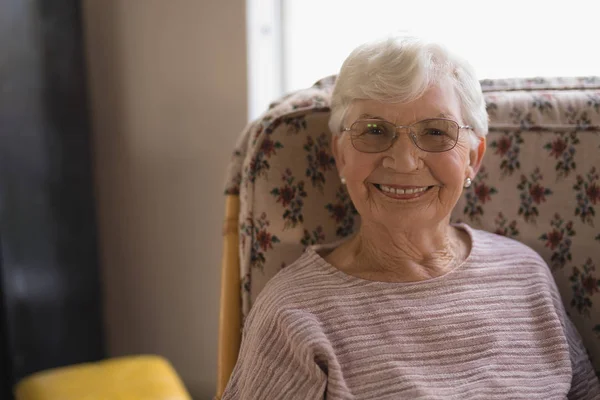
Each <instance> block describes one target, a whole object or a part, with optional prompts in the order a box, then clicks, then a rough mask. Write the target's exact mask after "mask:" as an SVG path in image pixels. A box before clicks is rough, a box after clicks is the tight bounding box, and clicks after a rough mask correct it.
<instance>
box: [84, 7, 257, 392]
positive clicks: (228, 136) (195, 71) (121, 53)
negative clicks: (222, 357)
mask: <svg viewBox="0 0 600 400" xmlns="http://www.w3.org/2000/svg"><path fill="white" fill-rule="evenodd" d="M84 22H85V27H86V32H85V34H86V43H87V58H88V60H87V62H88V74H89V82H90V93H91V107H92V121H93V132H94V148H93V150H94V156H95V178H96V198H97V202H98V218H99V229H100V249H101V250H100V251H101V267H102V273H103V275H102V277H103V289H104V296H105V300H104V304H105V321H106V329H107V345H108V349H109V352H110V354H111V355H113V356H118V355H125V354H135V353H155V354H161V355H164V356H165V357H167V358H168V359H169V360H170V361H171V362H172V363H173V365H174V366H175V368H176V369H177V371H178V372H179V374H180V375H181V376H182V378H183V379H184V382H185V384H186V386H187V387H188V389H189V390H190V392H191V393H192V395H193V396H194V398H198V399H204V398H210V397H211V396H212V395H213V394H214V391H215V380H216V356H217V355H216V349H217V324H218V296H219V285H220V271H219V267H220V256H221V222H222V218H223V211H224V209H223V200H224V197H223V196H222V194H221V193H222V184H223V179H224V172H225V168H226V165H227V162H228V160H229V155H230V152H231V149H232V147H233V144H234V142H235V139H236V137H237V134H238V133H239V132H240V131H241V129H242V128H243V126H244V124H245V122H246V110H247V101H246V99H247V93H246V42H245V35H246V33H245V29H246V28H245V2H244V0H227V1H220V2H217V1H209V0H127V1H123V0H121V1H117V0H85V1H84Z"/></svg>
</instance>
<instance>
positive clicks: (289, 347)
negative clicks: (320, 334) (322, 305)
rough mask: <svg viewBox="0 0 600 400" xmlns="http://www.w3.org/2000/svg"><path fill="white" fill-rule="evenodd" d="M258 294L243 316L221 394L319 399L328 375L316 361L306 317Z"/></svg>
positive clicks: (244, 399)
mask: <svg viewBox="0 0 600 400" xmlns="http://www.w3.org/2000/svg"><path fill="white" fill-rule="evenodd" d="M270 300H275V299H269V298H265V297H261V298H259V299H258V300H257V302H256V304H255V305H254V306H253V307H252V310H251V312H250V313H249V315H248V318H247V319H246V323H245V325H244V331H243V335H242V343H241V348H240V353H239V357H238V361H237V364H236V366H235V368H234V370H233V372H232V376H231V378H230V380H229V382H228V384H227V387H226V389H225V392H224V394H223V398H222V400H230V399H236V400H255V399H256V400H259V399H290V400H296V399H297V400H307V399H323V398H324V394H325V390H326V385H327V376H326V374H325V373H324V372H323V371H322V370H321V369H320V367H319V365H318V364H317V362H316V356H315V354H313V353H314V351H313V350H312V349H311V348H310V344H309V342H310V340H308V339H309V336H307V335H306V334H307V333H310V332H315V322H314V321H313V320H312V319H311V318H310V317H308V318H300V319H297V318H295V316H294V311H293V310H287V309H282V308H278V307H277V304H276V303H277V301H270Z"/></svg>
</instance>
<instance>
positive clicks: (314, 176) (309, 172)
mask: <svg viewBox="0 0 600 400" xmlns="http://www.w3.org/2000/svg"><path fill="white" fill-rule="evenodd" d="M304 150H306V151H307V152H308V155H307V156H306V160H307V161H308V166H307V167H306V176H307V177H308V178H310V181H311V183H312V185H313V187H316V188H318V189H319V190H320V191H321V192H322V191H323V185H324V184H325V173H327V172H328V171H332V170H333V169H334V168H335V159H334V158H333V156H332V155H331V154H330V153H329V138H328V136H327V135H326V134H325V133H322V134H321V135H319V136H318V137H317V140H314V139H313V138H312V136H306V144H305V145H304Z"/></svg>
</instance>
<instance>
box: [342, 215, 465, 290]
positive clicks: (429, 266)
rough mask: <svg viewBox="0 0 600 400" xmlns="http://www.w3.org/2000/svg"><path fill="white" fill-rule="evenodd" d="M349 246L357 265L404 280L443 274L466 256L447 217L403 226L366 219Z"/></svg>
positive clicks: (356, 266)
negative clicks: (425, 224) (423, 224)
mask: <svg viewBox="0 0 600 400" xmlns="http://www.w3.org/2000/svg"><path fill="white" fill-rule="evenodd" d="M349 246H350V248H349V249H348V250H349V251H348V253H347V254H348V255H350V258H349V259H351V260H352V264H353V266H354V268H360V267H361V266H362V268H364V267H365V266H368V267H369V268H370V269H371V271H370V273H371V274H379V275H381V276H383V277H387V278H390V279H394V280H396V279H398V280H403V281H406V280H410V281H412V280H423V279H430V278H434V277H436V276H440V275H443V274H444V273H446V272H448V271H449V270H450V269H452V268H453V267H454V266H455V265H456V264H457V263H459V262H461V261H462V259H463V258H464V257H463V255H464V250H463V247H464V246H462V245H461V238H460V237H459V235H458V233H457V230H456V229H455V228H453V227H452V226H450V225H449V224H448V221H444V223H441V224H438V225H435V226H428V227H422V228H412V227H411V228H404V229H402V228H400V229H398V228H395V229H390V228H388V227H386V226H382V225H380V224H368V223H367V224H364V225H362V226H361V228H360V231H359V233H358V234H357V235H356V236H355V237H354V238H353V240H351V241H350V242H349ZM349 269H353V268H352V267H350V268H349Z"/></svg>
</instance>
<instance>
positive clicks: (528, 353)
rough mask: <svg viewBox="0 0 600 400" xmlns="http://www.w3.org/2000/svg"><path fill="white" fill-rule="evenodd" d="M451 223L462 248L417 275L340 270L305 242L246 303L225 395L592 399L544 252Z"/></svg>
mask: <svg viewBox="0 0 600 400" xmlns="http://www.w3.org/2000/svg"><path fill="white" fill-rule="evenodd" d="M459 226H460V227H462V229H464V230H466V231H467V233H469V235H470V236H471V239H472V249H471V253H470V255H469V256H468V258H467V259H466V260H465V262H464V263H462V264H461V265H460V266H458V267H457V268H455V269H454V270H452V271H451V272H449V273H447V274H445V275H443V276H440V277H437V278H434V279H429V280H426V281H421V282H414V283H389V282H376V281H369V280H365V279H361V278H357V277H354V276H351V275H347V274H345V273H343V272H341V271H339V270H337V269H336V268H335V267H333V266H332V265H330V264H328V263H327V262H326V261H325V260H324V259H323V257H322V256H323V255H324V254H326V252H327V251H329V250H331V248H332V246H331V245H330V246H313V247H311V248H308V249H307V250H306V252H305V253H304V254H303V255H302V256H301V257H300V258H299V259H298V260H297V261H296V262H295V263H293V264H292V265H290V266H288V267H286V268H285V269H283V270H282V271H281V272H279V273H278V274H277V275H276V276H275V277H274V278H273V279H271V280H270V281H269V283H268V284H267V286H266V287H265V288H264V290H263V291H262V292H261V293H260V295H259V297H258V299H257V300H256V302H255V304H254V305H253V307H252V309H251V311H250V314H249V315H248V318H247V320H246V324H245V327H244V332H243V339H242V346H241V350H240V354H239V358H238V362H237V364H236V366H235V369H234V371H233V374H232V376H231V379H230V381H229V383H228V385H227V388H226V390H225V393H224V396H223V400H230V399H244V400H245V399H257V400H259V399H260V400H273V399H286V400H290V399H299V400H300V399H301V400H307V399H325V398H326V399H328V400H337V399H378V400H383V399H461V400H467V399H488V400H492V399H528V400H529V399H544V400H546V399H565V398H569V399H578V400H584V399H600V384H599V382H598V378H597V377H596V375H595V374H594V371H593V369H592V366H591V364H590V362H589V360H588V357H587V355H586V351H585V349H584V347H583V345H582V343H581V339H580V337H579V335H578V333H577V332H576V330H575V328H574V327H573V325H572V323H571V321H570V320H569V318H568V317H567V316H566V314H565V310H564V308H563V304H562V302H561V299H560V295H559V293H558V291H557V289H556V286H555V284H554V280H553V278H552V275H551V274H550V271H549V270H548V267H547V266H546V263H545V262H544V261H543V259H542V258H541V257H540V256H539V255H538V254H537V253H535V252H534V251H533V250H531V249H530V248H528V247H527V246H525V245H523V244H521V243H519V242H517V241H514V240H511V239H508V238H505V237H502V236H497V235H494V234H491V233H488V232H484V231H480V230H475V229H472V228H470V227H469V226H467V225H464V224H461V225H459Z"/></svg>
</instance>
